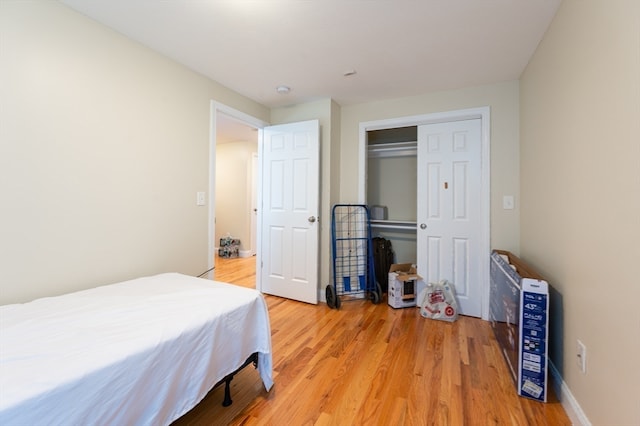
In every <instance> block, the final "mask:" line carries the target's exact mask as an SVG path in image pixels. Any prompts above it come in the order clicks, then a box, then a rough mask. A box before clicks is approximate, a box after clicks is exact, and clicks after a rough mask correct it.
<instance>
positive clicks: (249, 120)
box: [207, 100, 269, 291]
mask: <svg viewBox="0 0 640 426" xmlns="http://www.w3.org/2000/svg"><path fill="white" fill-rule="evenodd" d="M218 113H222V114H225V115H228V116H230V117H233V118H235V119H236V120H239V121H242V122H244V123H246V124H247V125H248V126H251V127H254V128H256V129H259V132H260V134H259V137H258V176H261V174H262V165H261V164H260V163H261V159H262V128H263V127H265V126H268V125H269V123H267V122H266V121H263V120H261V119H259V118H257V117H254V116H251V115H249V114H246V113H244V112H242V111H239V110H237V109H234V108H231V107H230V106H227V105H225V104H222V103H220V102H217V101H214V100H212V101H211V108H210V114H211V116H210V119H209V122H210V128H209V213H208V217H207V218H208V236H209V238H208V240H209V241H208V246H209V250H208V251H209V258H208V260H207V269H211V268H213V258H214V256H215V247H216V244H215V243H216V242H215V239H216V227H215V217H216V145H217V137H216V131H217V125H216V122H217V116H218ZM257 195H258V202H257V204H258V206H260V204H261V191H260V190H259V189H258V194H257ZM261 222H262V221H261V216H260V209H258V215H257V231H256V232H257V235H258V241H257V246H256V247H257V249H256V262H257V263H256V265H259V264H260V263H259V262H260V239H259V238H260V229H261ZM256 267H257V266H256ZM207 278H209V279H214V278H215V270H213V271H210V272H209V273H208V274H207ZM261 288H262V283H261V282H260V279H259V278H258V274H256V289H257V290H258V291H260V289H261Z"/></svg>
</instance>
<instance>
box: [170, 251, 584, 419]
mask: <svg viewBox="0 0 640 426" xmlns="http://www.w3.org/2000/svg"><path fill="white" fill-rule="evenodd" d="M216 261H217V264H216V279H217V280H220V281H227V282H232V283H237V284H239V285H242V286H247V287H251V286H255V284H254V283H255V276H254V274H255V261H254V258H250V259H231V260H228V259H216ZM265 299H266V301H267V304H268V307H269V315H270V320H271V331H272V345H273V376H274V381H275V385H274V386H273V388H272V389H271V391H270V392H269V393H267V392H266V391H265V390H264V387H263V386H262V382H261V381H260V378H259V377H258V373H257V371H255V370H254V369H253V368H252V367H248V368H245V369H244V370H243V371H242V372H240V373H239V374H238V375H237V376H236V378H235V379H234V380H233V381H232V386H231V389H232V398H233V400H234V402H233V405H231V406H230V407H226V408H225V407H222V406H221V401H222V397H223V387H220V388H218V389H215V390H214V391H212V392H210V393H209V395H208V396H207V397H206V398H205V399H204V400H203V401H202V402H201V403H200V404H199V405H198V406H196V407H195V408H194V409H193V410H191V411H190V412H189V413H187V414H186V415H185V416H183V417H182V418H180V419H178V420H177V421H176V422H175V425H176V426H185V425H288V426H298V425H482V426H484V425H553V426H557V425H570V424H571V422H570V420H569V418H568V417H567V416H566V414H565V412H564V410H563V408H562V406H561V405H560V403H559V402H558V401H557V399H556V398H555V396H554V395H553V393H552V392H551V394H550V398H549V399H550V402H548V403H540V402H536V401H532V400H529V399H526V398H521V397H518V396H517V395H516V392H515V386H514V384H513V382H512V380H511V376H510V374H509V372H508V370H507V366H506V363H505V361H504V359H503V357H502V355H501V353H500V350H499V348H498V345H497V343H496V340H495V339H494V337H493V333H492V331H491V328H490V326H489V323H487V322H485V321H482V320H480V319H476V318H470V317H464V316H463V317H460V318H459V319H458V321H456V322H455V323H446V322H441V321H434V320H426V319H423V318H421V317H420V315H419V313H418V310H417V309H414V308H405V309H398V310H396V309H393V308H391V307H389V306H388V305H387V304H386V299H385V301H383V303H381V304H379V305H373V304H372V303H371V302H368V301H362V300H359V301H347V300H344V299H343V303H342V307H341V308H340V310H333V309H329V308H328V307H327V306H326V305H325V304H318V305H309V304H305V303H300V302H294V301H291V300H287V299H281V298H278V297H274V296H268V295H267V296H265Z"/></svg>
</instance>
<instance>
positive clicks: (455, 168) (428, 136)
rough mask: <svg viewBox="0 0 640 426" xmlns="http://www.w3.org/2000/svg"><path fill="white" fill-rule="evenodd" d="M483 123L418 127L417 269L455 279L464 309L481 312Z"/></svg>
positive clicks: (429, 277)
mask: <svg viewBox="0 0 640 426" xmlns="http://www.w3.org/2000/svg"><path fill="white" fill-rule="evenodd" d="M481 166H482V139H481V121H480V120H479V119H477V120H464V121H455V122H450V123H439V124H429V125H422V126H419V127H418V214H417V216H418V230H417V232H418V241H417V250H418V264H417V266H418V272H419V274H420V275H421V276H422V277H423V278H424V279H425V281H427V282H434V283H435V282H439V281H440V280H443V279H446V280H448V281H449V282H451V283H453V284H454V286H455V289H456V293H457V300H458V303H459V305H460V313H461V314H464V315H470V316H474V317H480V316H481V313H482V300H481V296H482V282H483V276H482V270H483V269H482V265H481V262H482V259H484V257H483V256H482V241H481V238H482V224H483V223H484V222H483V220H482V208H481V206H482V198H481V197H482V168H481Z"/></svg>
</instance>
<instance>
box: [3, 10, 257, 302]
mask: <svg viewBox="0 0 640 426" xmlns="http://www.w3.org/2000/svg"><path fill="white" fill-rule="evenodd" d="M0 43H1V45H0V123H1V124H2V125H1V126H0V197H2V198H1V199H2V201H1V210H0V211H1V213H0V215H1V219H2V220H0V271H1V280H2V281H1V282H0V303H10V302H20V301H26V300H29V299H32V298H35V297H38V296H43V295H54V294H60V293H65V292H68V291H71V290H75V289H80V288H87V287H92V286H96V285H100V284H106V283H109V282H114V281H120V280H123V279H127V278H132V277H136V276H141V275H148V274H155V273H159V272H164V271H179V272H183V273H187V274H192V275H194V274H199V273H200V272H203V271H204V270H206V268H207V261H208V259H207V257H208V249H207V239H208V236H207V232H208V231H207V207H197V206H196V203H195V197H196V192H197V191H207V188H208V161H209V155H208V154H209V126H210V101H211V99H215V100H217V101H219V102H221V103H224V104H225V105H229V106H231V107H233V108H235V109H238V110H241V111H243V112H245V113H247V114H249V115H252V116H255V117H259V118H261V119H263V120H265V121H266V119H268V117H269V111H268V110H267V109H266V108H264V107H262V106H260V105H258V104H256V103H255V102H253V101H250V100H248V99H246V98H243V97H241V96H240V95H238V94H236V93H234V92H231V91H229V90H227V89H225V88H224V87H222V86H220V85H218V84H216V83H214V82H212V81H211V80H208V79H206V78H204V77H202V76H200V75H198V74H196V73H193V72H191V71H189V70H187V69H186V68H184V67H182V66H180V65H178V64H176V63H175V62H172V61H170V60H168V59H167V58H165V57H163V56H161V55H158V54H156V53H154V52H152V51H150V50H149V49H147V48H144V47H142V46H141V45H139V44H136V43H134V42H132V41H130V40H128V39H127V38H125V37H123V36H121V35H118V34H117V33H115V32H114V31H111V30H109V29H107V28H105V27H104V26H102V25H99V24H97V23H95V22H94V21H91V20H89V19H87V18H85V17H83V16H81V15H79V14H77V13H75V12H73V11H71V10H70V9H68V8H66V7H65V6H63V5H61V4H59V3H57V2H53V1H29V2H2V6H1V7H0Z"/></svg>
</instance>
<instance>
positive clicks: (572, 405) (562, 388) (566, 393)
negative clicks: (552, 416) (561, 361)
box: [549, 361, 591, 426]
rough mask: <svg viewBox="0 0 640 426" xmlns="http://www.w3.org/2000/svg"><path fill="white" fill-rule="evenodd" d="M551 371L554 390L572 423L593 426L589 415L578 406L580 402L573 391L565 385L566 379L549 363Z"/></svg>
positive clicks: (580, 425)
mask: <svg viewBox="0 0 640 426" xmlns="http://www.w3.org/2000/svg"><path fill="white" fill-rule="evenodd" d="M549 371H550V372H551V379H552V380H553V389H554V390H555V391H556V395H557V396H558V400H559V401H560V403H561V404H562V408H564V411H565V412H566V413H567V416H569V419H570V420H571V423H573V424H574V425H579V426H591V422H590V421H589V419H588V418H587V415H586V414H585V413H584V411H582V407H580V404H578V401H576V399H575V398H574V397H573V394H572V393H571V389H569V386H567V384H566V383H565V381H564V379H563V378H562V376H561V375H560V373H559V372H558V370H557V369H556V366H555V365H553V363H552V362H551V361H549Z"/></svg>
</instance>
